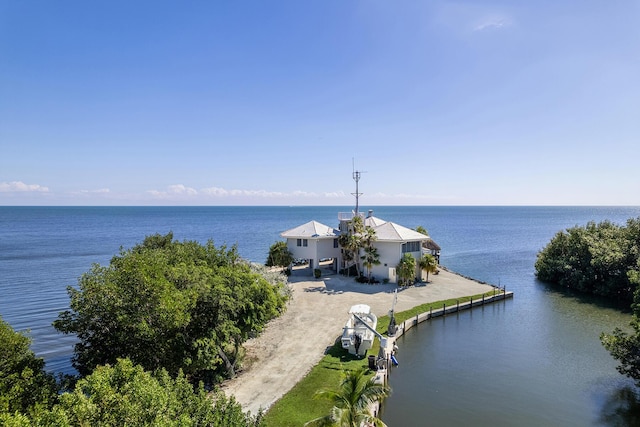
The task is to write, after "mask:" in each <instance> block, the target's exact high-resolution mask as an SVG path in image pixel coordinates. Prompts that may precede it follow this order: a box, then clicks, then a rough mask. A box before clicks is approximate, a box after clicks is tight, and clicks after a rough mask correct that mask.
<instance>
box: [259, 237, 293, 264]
mask: <svg viewBox="0 0 640 427" xmlns="http://www.w3.org/2000/svg"><path fill="white" fill-rule="evenodd" d="M292 262H293V255H292V254H291V251H290V250H289V248H288V247H287V242H282V241H280V242H276V243H274V244H273V245H271V247H270V248H269V255H268V256H267V262H266V263H265V265H266V266H267V267H282V268H287V267H288V266H289V265H291V263H292Z"/></svg>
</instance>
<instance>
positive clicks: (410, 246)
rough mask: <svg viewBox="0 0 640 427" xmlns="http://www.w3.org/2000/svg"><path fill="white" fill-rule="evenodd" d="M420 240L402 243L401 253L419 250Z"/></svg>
mask: <svg viewBox="0 0 640 427" xmlns="http://www.w3.org/2000/svg"><path fill="white" fill-rule="evenodd" d="M419 251H420V242H407V243H403V244H402V253H406V252H419Z"/></svg>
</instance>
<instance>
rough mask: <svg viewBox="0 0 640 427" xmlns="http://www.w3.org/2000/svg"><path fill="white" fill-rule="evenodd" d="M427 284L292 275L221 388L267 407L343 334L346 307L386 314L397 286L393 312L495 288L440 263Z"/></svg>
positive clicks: (248, 407) (246, 406)
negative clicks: (282, 300) (280, 302)
mask: <svg viewBox="0 0 640 427" xmlns="http://www.w3.org/2000/svg"><path fill="white" fill-rule="evenodd" d="M429 279H430V280H429V282H428V283H417V284H416V285H414V286H411V287H407V288H400V287H398V286H397V285H396V284H376V285H367V284H361V283H357V282H356V281H355V280H354V278H353V277H350V278H347V277H343V276H340V275H329V276H325V277H322V278H320V279H314V278H312V277H310V276H290V277H289V286H290V287H291V289H292V298H291V300H290V301H289V303H288V306H287V310H286V311H285V312H284V313H283V314H282V316H280V317H278V318H276V319H274V320H272V321H271V322H270V323H269V324H268V325H267V326H266V328H265V329H264V330H263V331H262V333H261V334H260V335H259V336H258V337H256V338H252V339H250V340H248V341H247V342H246V343H245V345H244V346H245V349H246V356H245V365H246V366H245V367H244V368H243V369H242V370H241V371H239V372H238V375H237V376H236V378H234V379H231V380H227V381H225V382H224V383H222V384H221V386H220V388H221V390H223V391H224V392H225V394H226V395H227V396H234V397H235V399H236V400H237V401H238V402H239V403H240V404H241V405H242V408H243V410H244V411H245V412H246V411H250V412H251V413H252V414H256V413H257V412H258V411H259V410H260V409H263V410H267V409H269V407H271V405H273V403H275V402H276V401H277V400H279V399H280V398H281V397H282V396H283V395H285V394H286V393H287V392H288V391H289V390H291V388H292V387H293V386H294V385H295V384H296V383H298V382H299V381H300V380H301V379H302V378H304V376H305V375H306V374H307V373H308V372H309V371H310V370H311V368H313V367H314V366H315V365H316V364H318V362H319V361H320V359H321V358H322V357H323V356H324V354H325V350H326V349H327V348H328V347H330V346H332V345H333V343H334V342H335V339H336V338H337V337H338V336H339V335H340V334H341V331H342V327H343V326H344V322H345V321H346V319H347V315H348V314H347V313H348V311H349V308H350V307H351V306H352V305H354V304H367V305H369V306H370V307H371V310H372V311H373V312H374V313H376V314H377V315H378V316H382V315H386V314H387V312H388V311H389V310H390V309H391V305H392V303H393V291H394V290H395V289H398V300H397V303H396V307H395V309H396V311H405V310H409V309H411V308H413V307H416V306H418V305H421V304H424V303H428V302H434V301H440V300H446V299H451V298H456V297H463V296H469V295H475V294H480V293H484V292H488V291H490V290H493V289H494V288H495V287H494V286H493V285H490V284H487V283H483V282H480V281H477V280H475V279H471V278H468V277H464V276H462V275H459V274H457V273H453V272H451V271H450V270H447V269H446V268H445V267H442V266H440V273H439V274H431V275H429Z"/></svg>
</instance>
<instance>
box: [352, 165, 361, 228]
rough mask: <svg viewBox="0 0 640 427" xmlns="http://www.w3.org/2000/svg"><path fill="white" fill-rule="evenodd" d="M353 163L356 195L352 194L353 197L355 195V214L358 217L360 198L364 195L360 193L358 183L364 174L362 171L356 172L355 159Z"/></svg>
mask: <svg viewBox="0 0 640 427" xmlns="http://www.w3.org/2000/svg"><path fill="white" fill-rule="evenodd" d="M351 161H352V163H353V180H354V181H355V182H356V192H355V193H351V194H352V195H354V196H355V197H356V210H355V214H356V215H358V206H359V204H358V198H359V197H360V196H362V193H360V192H359V191H358V181H360V175H362V174H363V173H364V172H361V171H357V170H356V166H355V161H354V160H353V159H351Z"/></svg>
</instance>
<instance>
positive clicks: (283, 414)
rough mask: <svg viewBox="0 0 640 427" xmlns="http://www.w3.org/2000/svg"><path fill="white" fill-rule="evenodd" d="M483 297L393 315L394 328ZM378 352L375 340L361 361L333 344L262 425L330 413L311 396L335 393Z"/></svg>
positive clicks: (382, 327)
mask: <svg viewBox="0 0 640 427" xmlns="http://www.w3.org/2000/svg"><path fill="white" fill-rule="evenodd" d="M492 295H493V291H491V292H487V293H485V294H484V296H492ZM482 296H483V294H478V295H473V296H468V297H460V298H453V299H448V300H444V301H436V302H432V303H427V304H421V305H419V306H417V307H414V308H412V309H410V310H406V311H401V312H398V313H395V318H396V324H401V323H402V322H404V321H405V320H407V319H411V318H415V317H416V315H418V314H421V313H426V312H428V311H429V310H430V309H434V310H435V309H439V308H442V305H443V304H445V305H446V306H447V307H449V306H451V305H456V304H457V303H458V302H460V303H463V302H467V301H470V300H471V298H473V300H474V301H476V300H479V299H481V298H482ZM389 321H390V319H389V316H381V317H379V318H378V325H377V327H376V330H377V331H378V332H380V333H381V334H383V335H384V334H386V332H387V327H388V326H389ZM379 349H380V341H379V340H375V341H374V344H373V347H372V348H371V349H370V350H369V351H368V352H367V355H366V356H365V357H364V358H356V357H355V356H353V355H351V354H349V352H348V351H347V350H345V349H343V348H342V346H341V345H340V340H339V339H338V340H336V342H335V343H334V344H333V346H332V347H330V348H329V349H328V351H327V354H326V355H325V356H324V357H323V358H322V360H320V362H319V363H318V364H317V365H316V366H314V367H313V369H311V371H310V372H309V373H308V374H307V376H306V377H304V378H303V379H302V380H301V381H300V382H298V383H297V384H296V385H295V386H294V387H293V388H292V389H291V390H290V391H289V392H288V393H287V394H285V395H284V396H283V397H282V398H281V399H280V400H278V401H277V402H276V403H275V404H273V406H272V407H271V408H270V409H269V411H268V412H267V413H266V414H265V417H264V423H265V426H266V427H289V426H291V427H300V426H301V425H303V424H304V423H306V422H307V421H310V420H312V419H314V418H318V417H321V416H323V415H326V414H328V413H329V411H330V409H331V406H332V404H331V403H330V402H328V401H324V400H321V399H314V398H313V396H314V394H315V393H316V391H318V390H324V389H330V390H335V389H337V388H338V386H339V384H340V380H341V379H342V371H344V370H354V369H358V368H360V367H363V366H364V367H368V365H369V363H368V359H367V356H368V355H370V354H373V355H377V354H378V351H379Z"/></svg>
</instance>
